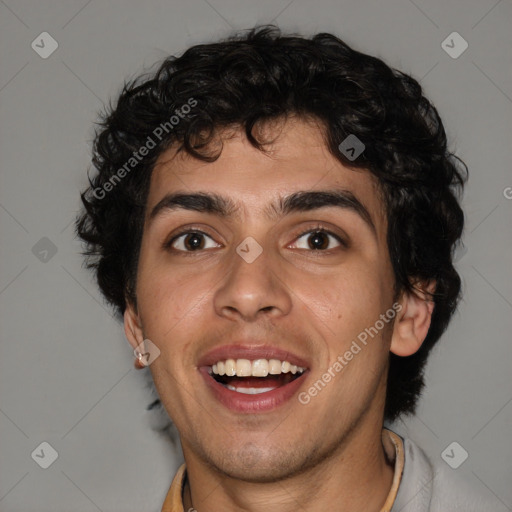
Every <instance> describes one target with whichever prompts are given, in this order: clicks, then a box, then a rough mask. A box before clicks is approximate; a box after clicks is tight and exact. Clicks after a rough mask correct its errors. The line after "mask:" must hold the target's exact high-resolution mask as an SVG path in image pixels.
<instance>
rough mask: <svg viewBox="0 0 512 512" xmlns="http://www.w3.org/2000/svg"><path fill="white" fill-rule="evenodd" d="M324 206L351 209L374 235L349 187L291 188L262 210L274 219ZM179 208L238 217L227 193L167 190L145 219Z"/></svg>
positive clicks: (237, 205)
mask: <svg viewBox="0 0 512 512" xmlns="http://www.w3.org/2000/svg"><path fill="white" fill-rule="evenodd" d="M324 207H336V208H341V209H344V210H350V211H353V212H354V213H356V214H357V215H359V217H360V218H361V219H362V220H363V221H364V222H365V223H366V224H367V225H368V227H369V228H370V229H371V230H372V231H373V233H374V234H375V235H377V230H376V228H375V225H374V223H373V220H372V217H371V215H370V213H369V212H368V210H367V209H366V207H365V206H364V205H363V204H362V203H361V201H359V199H357V197H356V196H355V195H354V194H353V193H352V192H351V191H349V190H343V189H337V190H320V191H317V190H301V191H298V192H293V193H292V194H290V195H288V196H285V197H281V198H279V199H278V201H277V202H274V203H271V204H269V205H267V206H266V207H265V209H264V214H265V215H266V217H267V218H268V219H269V220H276V219H277V218H279V217H284V216H285V215H288V214H290V213H292V212H308V211H312V210H316V209H319V208H324ZM180 209H181V210H192V211H197V212H201V213H210V214H213V215H217V216H219V217H222V218H230V217H235V218H240V209H241V204H240V203H235V202H233V201H232V200H231V199H230V198H228V197H224V196H222V195H219V194H216V193H211V192H195V193H184V192H174V193H172V194H167V195H166V196H165V197H163V198H162V199H161V200H160V201H159V202H158V204H156V205H155V207H154V208H153V209H152V210H151V213H150V215H149V222H151V221H153V220H154V219H155V218H156V217H158V216H160V215H162V214H163V213H164V212H168V211H175V210H180Z"/></svg>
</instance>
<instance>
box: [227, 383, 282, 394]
mask: <svg viewBox="0 0 512 512" xmlns="http://www.w3.org/2000/svg"><path fill="white" fill-rule="evenodd" d="M226 387H227V388H228V389H230V390H231V391H236V392H237V393H243V394H244V395H259V394H260V393H268V392H269V391H272V390H273V389H276V388H235V386H231V385H230V384H226Z"/></svg>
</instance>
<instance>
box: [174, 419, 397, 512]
mask: <svg viewBox="0 0 512 512" xmlns="http://www.w3.org/2000/svg"><path fill="white" fill-rule="evenodd" d="M381 433H382V429H381V424H380V423H379V422H376V421H375V418H371V419H370V421H367V422H366V425H365V426H362V425H358V427H356V428H354V429H353V430H352V431H351V432H350V433H349V434H348V435H347V437H346V439H345V441H344V442H343V443H342V445H341V446H338V447H337V448H336V449H335V450H333V451H332V452H331V453H330V454H329V456H327V457H326V458H325V459H323V460H322V461H321V462H320V463H318V464H317V465H316V466H314V467H312V468H310V469H308V470H307V471H305V472H303V473H300V474H296V475H291V476H290V477H289V478H287V479H286V480H281V481H276V482H271V483H254V482H246V481H241V480H238V479H234V478H231V477H229V476H228V475H225V474H221V473H218V472H217V471H214V470H213V469H212V468H211V467H210V466H206V465H203V464H201V463H198V461H197V460H195V459H194V458H192V460H191V461H190V462H189V461H187V457H186V456H185V460H186V461H187V475H188V480H187V484H186V486H185V490H184V505H185V507H184V508H185V510H189V509H191V508H194V509H196V510H198V511H199V512H200V511H202V510H208V511H210V512H217V511H219V512H220V511H222V512H230V511H233V512H234V511H240V510H242V511H246V512H273V511H276V512H277V511H279V512H295V511H296V510H297V509H305V510H308V512H317V511H322V512H324V511H325V510H331V509H332V504H333V503H336V509H337V510H343V511H347V512H348V511H359V510H365V511H368V512H379V511H380V510H381V507H382V506H383V505H384V502H385V501H386V498H387V496H388V494H389V491H390V488H391V484H392V481H393V472H394V471H393V467H392V466H391V465H389V464H388V462H387V459H386V455H385V451H384V448H383V445H382V437H381ZM189 482H190V485H189Z"/></svg>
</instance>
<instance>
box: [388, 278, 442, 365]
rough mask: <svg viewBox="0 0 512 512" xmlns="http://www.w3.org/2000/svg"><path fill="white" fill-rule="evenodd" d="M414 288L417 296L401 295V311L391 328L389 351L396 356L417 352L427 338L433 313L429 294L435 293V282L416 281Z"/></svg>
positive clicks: (413, 294)
mask: <svg viewBox="0 0 512 512" xmlns="http://www.w3.org/2000/svg"><path fill="white" fill-rule="evenodd" d="M414 287H415V288H416V289H417V290H418V291H417V292H416V293H417V294H416V293H412V292H404V293H403V294H402V296H401V299H400V305H401V306H402V309H401V310H400V311H399V312H398V314H397V317H396V319H395V324H394V327H393V335H392V337H391V347H390V351H391V352H393V354H395V355H397V356H402V357H404V356H410V355H412V354H414V353H416V352H417V351H418V350H419V348H420V347H421V344H422V343H423V341H424V340H425V338H426V337H427V334H428V330H429V327H430V321H431V319H432V312H433V311H434V301H433V300H432V298H431V294H433V293H434V292H435V289H436V282H435V281H427V282H425V281H418V282H416V283H415V284H414ZM417 295H419V297H418V296H417Z"/></svg>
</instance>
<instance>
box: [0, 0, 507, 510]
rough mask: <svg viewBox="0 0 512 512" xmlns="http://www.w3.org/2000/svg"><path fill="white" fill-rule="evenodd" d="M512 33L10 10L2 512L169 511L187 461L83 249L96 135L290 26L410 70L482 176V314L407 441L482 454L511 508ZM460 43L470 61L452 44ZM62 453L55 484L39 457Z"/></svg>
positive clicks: (463, 336)
mask: <svg viewBox="0 0 512 512" xmlns="http://www.w3.org/2000/svg"><path fill="white" fill-rule="evenodd" d="M511 20H512V4H511V2H510V0H508V1H507V0H501V1H496V0H481V1H476V0H473V1H465V2H463V1H458V2H455V1H452V2H445V1H442V0H435V1H428V2H427V1H421V0H414V1H412V0H391V1H387V2H379V1H376V0H375V1H370V0H364V1H361V0H345V1H334V0H321V1H318V0H317V1H315V2H311V1H307V0H264V1H258V2H255V1H253V0H250V1H249V0H244V1H242V0H239V1H235V0H188V1H187V2H178V1H174V2H169V1H167V2H164V1H157V0H151V1H146V2H144V3H142V2H135V1H120V0H117V1H110V2H100V1H99V0H91V1H89V2H88V1H87V0H72V1H66V2H64V1H62V0H51V1H46V2H37V1H35V0H19V1H15V0H4V1H2V0H0V38H1V43H2V44H1V50H0V59H1V60H0V62H1V77H0V113H1V115H0V119H1V132H0V133H1V143H0V144H1V145H0V155H1V156H0V162H1V168H2V174H1V192H0V229H1V234H2V244H1V249H0V251H1V253H0V265H1V267H0V271H1V275H0V306H1V334H2V345H1V350H2V352H1V357H0V435H1V438H0V510H1V511H2V512H14V511H24V512H29V511H36V510H37V511H46V510H48V511H50V510H51V511H53V512H60V511H81V512H85V511H98V510H100V511H104V512H107V511H117V512H119V511H127V512H128V511H142V510H145V511H148V510H154V511H157V510H160V506H161V504H162V502H163V499H164V496H165V494H166V492H167V489H168V486H169V484H170V482H171V479H172V476H173V474H174V471H175V469H176V468H177V466H178V465H179V463H180V462H181V461H180V458H179V457H180V456H179V455H177V454H176V451H175V450H174V449H173V447H172V446H171V445H170V443H169V442H168V440H167V439H166V438H165V437H164V436H162V435H161V434H157V433H156V432H155V431H154V430H152V429H151V426H152V425H154V424H155V422H157V421H159V420H158V418H157V419H154V418H152V414H154V413H153V412H150V411H146V410H145V407H146V405H147V404H148V403H149V402H150V401H152V399H153V398H152V395H151V389H150V388H149V387H147V386H146V378H147V374H148V372H149V370H147V369H146V370H144V371H143V372H141V373H137V372H136V370H135V369H133V366H132V361H133V359H132V352H131V348H130V346H129V344H128V342H127V341H126V340H125V338H124V333H123V330H122V326H121V324H120V323H119V321H118V320H116V319H115V318H113V317H112V314H111V312H110V311H109V309H108V308H107V307H106V306H105V304H104V302H103V301H102V298H101V296H100V294H99V292H98V290H97V289H96V286H95V284H94V282H93V278H92V275H91V274H89V273H88V272H87V271H86V270H84V269H83V268H82V266H81V265H82V259H81V256H80V255H79V251H80V249H81V247H80V244H79V242H78V241H77V240H75V239H74V235H73V220H74V217H75V214H76V211H77V210H78V208H79V205H80V203H79V197H78V194H79V191H80V190H82V189H83V188H84V186H85V185H86V183H87V182H86V169H87V167H88V166H89V164H90V147H91V139H92V135H93V122H94V121H96V120H97V116H96V113H97V112H98V111H99V110H100V109H101V107H102V104H103V103H104V102H106V101H107V100H108V99H109V98H112V97H115V95H116V94H117V93H118V92H119V88H120V86H121V84H122V81H123V79H124V78H126V77H132V76H135V75H136V74H138V73H139V72H141V71H143V70H144V69H147V68H148V67H150V66H152V65H153V64H154V63H155V62H156V61H158V60H160V59H162V58H164V57H165V56H166V55H168V54H170V53H180V52H182V51H183V50H184V49H185V48H187V47H188V46H190V45H192V44H196V43H200V42H206V41H211V40H214V39H216V38H218V37H224V36H227V35H228V34H229V33H230V32H231V30H232V29H233V28H236V29H243V28H249V27H251V26H253V25H254V24H256V23H264V22H271V21H273V22H275V23H277V24H278V25H279V26H280V27H281V28H282V29H284V30H293V31H298V32H301V33H303V34H304V35H310V34H313V33H315V32H320V31H328V32H333V33H335V34H336V35H338V36H340V37H341V38H342V39H345V40H346V41H347V42H348V43H349V44H351V45H353V46H354V47H355V48H356V49H358V50H361V51H363V52H368V53H371V54H375V55H377V56H379V57H381V58H383V59H384V60H386V61H387V62H388V63H389V64H390V65H391V66H394V67H397V68H399V69H401V70H403V71H406V72H408V73H411V74H412V75H413V76H415V77H416V78H417V79H419V80H420V81H421V83H422V85H423V86H424V88H425V91H426V94H427V95H428V96H429V97H430V98H431V99H432V100H433V102H434V104H435V105H436V106H437V107H438V109H439V111H440V113H441V116H442V118H443V121H444V123H445V127H446V130H447V132H448V135H449V141H450V144H451V147H452V149H453V150H454V151H455V152H457V153H458V154H459V155H460V156H461V157H462V158H463V159H464V160H465V161H466V163H467V164H468V166H469V169H470V181H469V185H468V187H467V190H466V194H465V198H464V207H465V211H466V214H467V229H466V233H465V243H466V247H467V252H466V251H464V250H463V251H460V252H459V253H458V256H457V257H458V263H457V266H458V268H459V269H460V272H461V274H462V277H463V286H464V291H465V299H464V301H463V303H462V304H461V306H460V309H459V312H458V313H457V314H456V315H455V317H454V319H453V322H452V324H451V326H450V328H449V331H448V332H447V333H446V335H445V336H444V338H443V340H442V342H441V343H440V345H439V346H438V348H437V349H436V350H435V352H434V353H433V355H432V357H431V360H430V363H429V366H428V376H427V391H426V393H425V395H424V398H423V399H422V401H421V405H420V408H419V411H418V415H417V416H416V417H414V418H411V419H407V420H406V421H402V422H399V423H398V424H397V425H395V428H396V430H397V431H398V432H399V433H402V434H405V435H408V436H409V437H411V438H412V439H413V440H415V441H416V442H418V443H419V444H420V445H421V446H423V447H424V449H425V450H426V451H427V453H428V454H429V455H430V456H431V457H432V458H434V459H435V460H437V461H439V462H440V463H441V464H444V461H443V460H442V459H441V453H442V451H443V450H444V449H445V448H446V447H447V446H448V445H449V444H450V443H451V442H453V441H457V442H458V443H459V444H460V445H461V446H462V447H463V448H464V449H465V450H466V451H467V452H468V453H469V458H468V459H467V460H466V461H465V462H464V463H463V464H462V465H461V466H460V467H459V468H458V469H456V470H453V471H456V472H458V473H463V474H464V475H465V476H466V477H467V478H468V479H470V481H471V482H472V483H473V485H474V486H475V487H477V488H478V489H480V490H481V491H482V493H484V494H488V495H495V496H496V497H497V499H499V501H500V502H501V504H502V505H503V508H502V509H500V510H504V511H505V510H512V508H511V507H512V486H511V485H510V480H511V475H512V467H511V460H512V446H511V445H512V443H511V438H510V432H511V431H512V404H511V401H512V382H511V380H512V379H511V371H510V361H511V360H512V345H511V343H510V332H511V328H512V323H511V318H512V279H511V275H510V272H509V269H510V255H511V249H512V244H511V236H510V225H511V223H512V199H510V197H511V196H512V189H510V188H509V187H512V174H511V171H510V163H511V149H510V147H511V144H510V134H511V128H512V126H511V124H512V123H511V120H512V115H511V114H512V82H511V70H512V56H511V52H510V48H511V33H512V31H511V30H510V29H511V23H510V22H511ZM43 31H47V32H49V33H50V34H51V36H52V37H53V38H55V40H56V41H57V42H58V45H59V46H58V49H57V50H56V51H55V52H54V53H53V54H52V55H51V56H50V57H48V58H47V59H43V58H41V57H40V56H39V54H38V53H36V51H34V50H33V49H32V47H31V43H32V41H34V40H36V42H37V40H38V39H36V38H37V37H38V36H39V34H41V33H42V32H43ZM453 31H456V32H458V33H459V34H460V35H461V36H462V37H463V38H464V39H465V40H466V41H467V42H468V44H469V47H468V49H467V50H466V51H465V52H464V53H463V54H462V55H460V56H459V57H458V58H452V57H451V56H449V55H448V54H447V53H446V52H445V50H444V49H443V48H442V46H441V43H442V41H443V40H445V39H446V38H447V36H448V35H449V34H450V33H452V32H453ZM39 41H40V39H39ZM40 44H41V43H40ZM454 44H455V43H454ZM457 44H459V43H457ZM46 48H48V46H46ZM457 48H459V46H456V49H457ZM507 196H508V198H507ZM44 237H46V238H48V239H49V240H50V241H51V243H52V244H54V246H55V248H54V250H55V249H56V251H57V252H56V253H55V254H52V251H51V249H52V246H51V244H50V243H49V242H48V240H43V241H40V240H41V239H42V238H44ZM37 243H38V244H39V245H36V244H37ZM34 246H35V249H34ZM45 250H46V251H49V252H47V253H45V252H44V251H45ZM144 372H146V375H144ZM43 441H46V442H48V443H49V444H50V445H51V446H52V447H53V448H54V449H55V450H56V451H57V452H58V458H57V460H56V461H55V462H54V463H53V464H52V465H51V466H50V467H49V468H48V469H42V468H41V467H40V466H39V465H38V464H36V462H35V460H33V458H32V457H31V453H32V452H33V451H34V450H35V449H36V448H37V447H38V446H39V445H40V443H41V442H43ZM45 456H46V455H45ZM456 456H457V457H459V456H460V453H459V454H456ZM500 507H501V505H500Z"/></svg>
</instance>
